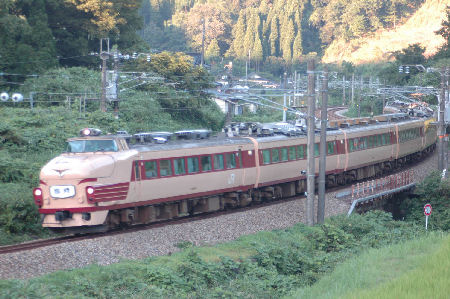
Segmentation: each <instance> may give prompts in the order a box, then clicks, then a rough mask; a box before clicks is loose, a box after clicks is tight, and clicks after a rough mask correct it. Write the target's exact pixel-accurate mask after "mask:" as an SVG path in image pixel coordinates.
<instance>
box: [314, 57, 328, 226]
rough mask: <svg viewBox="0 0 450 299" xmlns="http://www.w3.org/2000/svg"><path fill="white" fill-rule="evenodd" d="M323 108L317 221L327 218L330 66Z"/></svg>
mask: <svg viewBox="0 0 450 299" xmlns="http://www.w3.org/2000/svg"><path fill="white" fill-rule="evenodd" d="M321 89H322V90H321V95H322V108H321V109H320V149H319V150H320V154H319V197H318V202H317V223H323V221H324V219H325V172H326V168H327V167H326V160H327V118H328V113H327V110H328V67H327V66H325V67H324V68H323V81H322V86H321Z"/></svg>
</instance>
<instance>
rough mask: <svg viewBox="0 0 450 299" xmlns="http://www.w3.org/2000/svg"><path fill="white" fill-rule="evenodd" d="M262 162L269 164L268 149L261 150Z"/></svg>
mask: <svg viewBox="0 0 450 299" xmlns="http://www.w3.org/2000/svg"><path fill="white" fill-rule="evenodd" d="M262 156H263V164H270V150H268V149H265V150H262Z"/></svg>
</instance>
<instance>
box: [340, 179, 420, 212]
mask: <svg viewBox="0 0 450 299" xmlns="http://www.w3.org/2000/svg"><path fill="white" fill-rule="evenodd" d="M415 186H416V183H415V182H414V171H413V170H407V171H403V172H400V173H397V174H392V175H389V176H387V177H384V178H379V179H375V180H371V181H366V182H361V183H357V184H354V185H352V188H351V191H346V192H341V193H338V194H336V198H351V199H352V200H353V202H352V206H351V207H350V210H349V211H348V213H347V216H350V214H351V213H352V212H353V210H354V209H355V207H356V205H357V204H358V203H362V202H367V201H370V200H373V199H376V198H379V197H383V196H386V195H390V194H394V193H399V192H403V191H406V190H409V189H412V188H414V187H415Z"/></svg>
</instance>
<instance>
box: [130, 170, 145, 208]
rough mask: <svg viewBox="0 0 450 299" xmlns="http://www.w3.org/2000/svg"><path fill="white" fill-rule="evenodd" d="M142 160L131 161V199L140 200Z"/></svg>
mask: <svg viewBox="0 0 450 299" xmlns="http://www.w3.org/2000/svg"><path fill="white" fill-rule="evenodd" d="M143 165H144V162H142V161H134V162H133V177H132V181H133V183H134V184H133V186H132V190H133V193H134V196H133V201H140V200H141V192H142V191H141V189H142V186H141V182H142V168H143Z"/></svg>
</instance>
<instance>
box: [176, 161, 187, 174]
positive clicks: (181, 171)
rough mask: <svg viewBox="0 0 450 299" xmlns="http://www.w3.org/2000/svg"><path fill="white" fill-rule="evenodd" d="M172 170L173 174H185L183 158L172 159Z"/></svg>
mask: <svg viewBox="0 0 450 299" xmlns="http://www.w3.org/2000/svg"><path fill="white" fill-rule="evenodd" d="M173 170H174V172H175V175H180V174H185V173H186V168H185V165H184V158H179V159H173Z"/></svg>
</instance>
